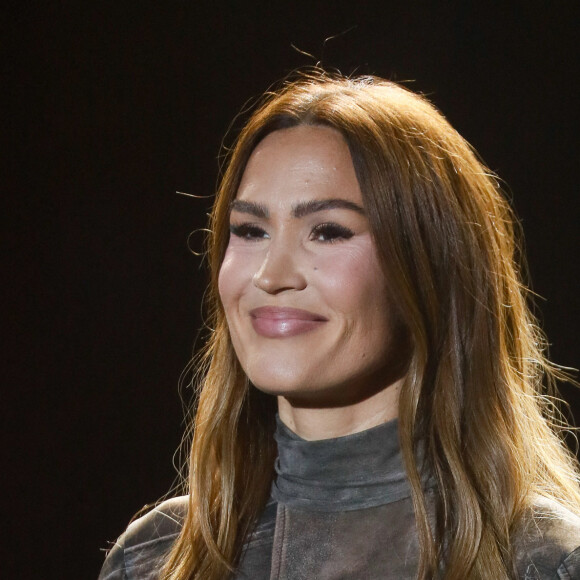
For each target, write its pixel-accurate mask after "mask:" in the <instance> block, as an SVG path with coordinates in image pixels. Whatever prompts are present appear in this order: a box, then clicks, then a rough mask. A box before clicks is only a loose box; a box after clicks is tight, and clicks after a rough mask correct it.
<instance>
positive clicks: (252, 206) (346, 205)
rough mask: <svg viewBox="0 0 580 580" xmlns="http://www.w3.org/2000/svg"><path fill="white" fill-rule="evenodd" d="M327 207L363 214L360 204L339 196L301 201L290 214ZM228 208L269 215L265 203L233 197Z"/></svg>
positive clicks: (305, 214) (295, 215)
mask: <svg viewBox="0 0 580 580" xmlns="http://www.w3.org/2000/svg"><path fill="white" fill-rule="evenodd" d="M329 209H348V210H351V211H355V212H357V213H360V214H362V215H365V211H364V209H363V208H362V207H361V206H360V205H358V204H356V203H354V202H352V201H349V200H347V199H340V198H335V199H320V200H316V199H314V200H309V201H302V202H300V203H297V204H296V205H295V206H293V207H292V215H293V217H295V218H302V217H304V216H307V215H310V214H312V213H316V212H318V211H325V210H329ZM230 210H231V211H237V212H240V213H247V214H249V215H252V216H254V217H257V218H264V219H268V218H269V217H270V212H269V211H268V208H267V207H266V206H265V205H263V204H261V203H255V202H253V201H242V200H240V199H234V200H233V201H232V203H231V205H230Z"/></svg>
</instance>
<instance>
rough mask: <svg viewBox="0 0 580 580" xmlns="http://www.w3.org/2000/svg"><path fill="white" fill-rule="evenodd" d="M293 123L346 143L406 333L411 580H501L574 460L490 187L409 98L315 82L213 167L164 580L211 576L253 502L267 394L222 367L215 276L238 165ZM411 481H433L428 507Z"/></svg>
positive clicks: (233, 557)
mask: <svg viewBox="0 0 580 580" xmlns="http://www.w3.org/2000/svg"><path fill="white" fill-rule="evenodd" d="M298 125H324V126H328V127H332V128H334V129H336V130H337V131H339V132H340V134H341V135H342V136H343V138H344V139H345V141H346V143H347V144H348V147H349V150H350V154H351V157H352V162H353V165H354V168H355V172H356V175H357V178H358V181H359V184H360V188H361V192H362V195H363V202H364V207H365V211H366V214H367V216H368V219H369V223H370V227H371V231H372V234H373V237H374V242H375V244H376V247H377V251H378V255H379V257H380V260H381V263H382V267H383V269H384V272H385V275H386V278H387V280H388V285H389V293H390V298H391V300H392V305H393V308H394V309H395V310H396V312H397V314H398V316H399V317H400V319H401V320H402V321H403V324H404V325H405V327H406V330H407V334H408V337H409V341H410V345H411V347H410V355H409V361H408V373H407V378H406V380H405V383H404V385H403V387H402V390H401V394H400V403H399V437H400V443H401V448H402V452H403V457H404V460H405V465H406V468H407V472H408V477H409V480H410V483H411V488H412V497H413V504H414V508H415V514H416V520H417V530H418V535H419V541H420V547H421V557H420V562H419V569H418V571H417V574H418V578H419V579H421V580H423V579H427V578H442V579H444V580H452V579H453V580H465V579H466V578H474V579H481V580H484V579H486V580H488V579H489V578H494V579H504V578H506V579H507V578H512V577H514V575H515V571H514V562H513V554H512V551H511V538H512V536H513V533H514V531H515V529H516V528H517V525H518V521H519V519H520V517H521V515H522V514H523V512H524V510H525V509H528V508H529V507H530V504H531V502H532V501H533V498H534V496H535V495H538V494H539V495H543V496H547V497H551V498H555V499H557V500H558V501H559V502H560V503H562V504H564V505H565V506H567V507H568V508H570V509H571V510H572V511H574V512H576V513H579V512H580V497H579V494H578V487H577V481H578V478H577V471H576V467H575V462H574V459H573V457H572V455H571V454H570V453H569V452H568V451H567V450H566V448H565V446H564V445H563V443H562V440H561V437H560V434H559V433H558V431H557V425H558V415H557V411H556V409H555V407H554V406H553V403H552V399H551V398H550V397H549V396H548V395H549V394H550V392H551V389H552V387H553V383H554V381H555V380H556V379H558V378H564V377H563V376H562V375H561V374H560V373H559V371H558V370H557V369H556V368H555V367H554V366H553V365H551V364H550V363H549V362H548V360H547V359H546V358H545V353H544V347H545V341H544V337H543V335H542V333H541V331H540V330H539V329H538V327H537V325H536V322H535V320H534V318H533V316H532V315H531V313H530V309H529V304H528V301H527V300H528V299H527V290H526V287H525V286H524V285H523V283H522V274H521V272H520V269H519V266H518V261H519V259H520V258H519V255H518V252H519V250H518V244H517V237H518V236H516V235H514V227H515V224H516V221H515V220H514V217H513V215H512V212H511V210H510V207H509V205H508V203H507V202H506V200H505V198H504V196H503V195H502V192H501V190H500V187H499V182H498V180H497V179H496V177H495V176H494V175H493V174H491V172H490V171H489V170H488V169H487V168H486V167H485V166H484V164H483V163H482V162H481V161H480V160H479V159H478V157H477V155H476V154H475V152H474V151H473V149H472V148H471V147H470V145H469V144H468V143H467V142H466V141H465V140H464V139H463V138H462V137H461V136H460V135H459V134H458V133H457V131H455V129H453V128H452V127H451V125H450V124H449V123H448V122H447V121H446V120H445V118H444V117H443V116H442V115H441V113H440V112H438V111H437V110H436V108H435V107H434V106H433V105H432V104H431V103H429V102H428V101H427V100H426V99H425V98H423V97H422V96H419V95H417V94H415V93H413V92H411V91H409V90H407V89H405V88H403V87H401V86H399V85H397V84H395V83H392V82H389V81H386V80H382V79H379V78H375V77H359V78H353V79H348V78H343V77H339V76H331V75H328V74H326V73H322V72H315V73H311V74H306V75H303V76H301V77H300V78H298V80H295V81H292V82H290V81H288V82H286V83H284V84H283V85H282V86H281V88H279V89H278V90H274V91H272V92H269V93H267V94H266V95H265V96H264V98H263V100H262V102H261V104H260V105H259V106H258V107H257V108H256V110H255V112H254V113H253V114H252V115H251V116H250V118H249V120H248V121H247V123H246V124H245V126H244V128H243V129H242V131H241V132H240V134H239V136H238V139H237V141H236V143H235V145H234V147H233V148H232V150H231V151H230V152H229V154H228V157H227V160H226V168H225V171H224V174H223V176H222V179H221V184H220V186H219V189H218V192H217V196H216V200H215V204H214V208H213V211H212V214H211V222H210V235H209V247H208V256H209V264H210V270H211V282H210V288H209V294H208V300H209V313H208V316H209V326H210V328H211V335H210V339H209V341H208V344H207V347H206V349H205V351H204V354H203V357H202V358H201V363H200V371H199V372H200V374H199V376H200V380H199V397H198V401H197V406H196V409H197V410H196V413H195V418H194V421H193V424H192V426H191V428H192V434H193V443H192V448H191V455H190V462H189V480H188V482H187V483H186V486H185V487H186V491H187V492H188V493H189V511H188V515H187V518H186V521H185V525H184V527H183V529H182V532H181V535H180V536H179V538H178V540H177V541H176V543H175V545H174V546H173V548H172V551H171V553H170V555H169V558H168V561H167V564H166V567H165V572H166V577H167V578H171V579H173V580H177V579H182V580H184V579H196V580H197V579H198V580H201V579H203V580H217V579H222V578H225V577H227V576H228V575H229V574H230V573H231V571H232V570H233V569H234V568H235V565H236V561H237V559H238V558H239V556H240V553H241V549H242V546H243V542H244V539H245V538H246V536H247V534H248V533H249V531H250V530H251V528H252V526H253V524H254V523H255V521H256V518H257V517H258V516H259V514H260V512H261V510H262V508H263V507H264V505H265V503H266V501H267V499H268V497H269V492H270V486H271V482H272V479H273V477H274V459H275V457H276V449H275V444H274V440H273V431H274V414H275V408H276V407H275V399H274V398H273V397H271V396H269V395H265V394H263V393H261V392H259V391H258V390H257V389H255V388H254V387H252V386H251V385H250V384H249V381H248V379H247V377H246V376H245V374H244V372H243V370H242V368H241V367H240V364H239V362H238V361H237V358H236V355H235V352H234V350H233V347H232V343H231V340H230V336H229V332H228V328H227V324H226V320H225V315H224V311H223V307H222V305H221V303H220V299H219V294H218V285H217V280H218V273H219V269H220V266H221V263H222V260H223V257H224V254H225V250H226V247H227V244H228V239H229V212H230V204H231V202H232V200H233V199H234V198H235V197H236V193H237V190H238V187H239V184H240V181H241V177H242V174H243V172H244V169H245V167H246V164H247V162H248V159H249V157H250V155H251V154H252V152H253V150H254V148H255V147H256V145H257V144H258V143H259V142H260V141H261V140H262V139H263V138H264V137H265V136H266V135H268V134H269V133H271V132H273V131H278V130H284V129H285V128H289V127H295V126H298ZM419 447H420V448H421V449H422V453H421V454H420V455H421V456H423V457H424V461H423V463H422V464H421V465H417V464H416V461H415V457H417V456H418V453H417V451H418V448H419ZM421 471H427V472H428V473H430V474H431V476H432V477H434V478H435V479H436V481H437V486H436V493H435V500H434V505H432V506H428V505H427V503H426V501H425V497H424V494H423V491H422V489H421V479H420V472H421Z"/></svg>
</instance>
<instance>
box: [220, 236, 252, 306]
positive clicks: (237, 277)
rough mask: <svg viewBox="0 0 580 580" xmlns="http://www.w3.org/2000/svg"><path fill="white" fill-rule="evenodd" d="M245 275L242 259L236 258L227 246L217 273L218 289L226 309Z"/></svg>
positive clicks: (236, 293)
mask: <svg viewBox="0 0 580 580" xmlns="http://www.w3.org/2000/svg"><path fill="white" fill-rule="evenodd" d="M246 276H247V274H246V273H245V272H244V268H243V261H241V260H239V259H237V258H236V256H235V252H234V251H232V250H231V249H230V248H228V249H227V250H226V254H225V256H224V261H223V262H222V265H221V268H220V272H219V275H218V291H219V294H220V298H221V301H222V303H223V305H224V307H225V308H226V309H227V307H228V305H229V304H230V303H231V301H232V300H233V299H234V298H235V296H237V295H238V294H239V293H240V290H241V287H242V286H243V284H244V281H243V280H244V277H246Z"/></svg>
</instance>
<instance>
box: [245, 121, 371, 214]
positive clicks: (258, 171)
mask: <svg viewBox="0 0 580 580" xmlns="http://www.w3.org/2000/svg"><path fill="white" fill-rule="evenodd" d="M337 196H339V197H341V198H344V199H348V200H350V201H353V202H358V203H362V194H361V191H360V187H359V184H358V180H357V178H356V174H355V171H354V167H353V164H352V159H351V156H350V151H349V148H348V145H347V143H346V141H345V140H344V138H343V137H342V135H341V134H340V133H339V132H338V131H337V130H335V129H332V128H330V127H324V126H309V125H301V126H298V127H292V128H289V129H281V130H278V131H274V132H273V133H270V134H269V135H267V136H266V137H265V138H264V139H263V140H262V141H261V142H260V143H259V144H258V145H257V147H256V148H255V150H254V151H253V153H252V155H251V156H250V159H249V161H248V164H247V166H246V169H245V171H244V173H243V176H242V180H241V182H240V186H239V188H238V191H237V195H236V199H239V200H247V201H260V202H262V203H270V204H272V203H274V204H276V203H278V204H286V203H295V202H297V201H306V200H309V199H326V198H331V197H333V198H334V197H337Z"/></svg>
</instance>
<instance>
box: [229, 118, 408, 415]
mask: <svg viewBox="0 0 580 580" xmlns="http://www.w3.org/2000/svg"><path fill="white" fill-rule="evenodd" d="M230 229H231V235H230V240H229V245H228V247H227V251H226V254H225V258H224V261H223V264H222V267H221V270H220V274H219V292H220V296H221V300H222V303H223V306H224V309H225V314H226V318H227V322H228V326H229V330H230V333H231V338H232V341H233V345H234V348H235V351H236V353H237V356H238V358H239V360H240V363H241V365H242V367H243V369H244V371H245V372H246V374H247V375H248V377H249V379H250V381H251V382H252V383H253V384H254V385H255V386H256V387H258V388H259V389H261V390H263V391H265V392H268V393H271V394H275V395H281V396H284V397H287V398H288V399H289V400H291V399H295V400H297V401H304V402H308V403H309V404H312V405H317V404H321V405H334V404H338V405H341V404H342V405H344V404H349V402H354V401H357V400H359V399H364V398H366V397H368V396H369V395H371V394H373V393H375V392H378V391H380V390H382V389H384V388H385V387H387V386H388V385H389V384H390V383H391V382H393V380H394V379H395V378H399V376H397V377H393V376H392V372H391V369H392V368H393V367H394V366H396V367H397V368H400V365H397V364H394V363H393V352H394V351H393V339H394V337H393V332H392V329H393V324H392V320H391V315H390V313H391V311H392V308H390V305H389V299H388V294H387V290H386V283H385V276H384V274H383V271H382V269H381V266H380V264H379V260H378V257H377V252H376V248H375V245H374V242H373V239H372V236H371V232H370V229H369V223H368V220H367V217H366V214H365V208H364V205H363V199H362V195H361V191H360V188H359V184H358V181H357V179H356V175H355V172H354V168H353V165H352V160H351V157H350V152H349V149H348V146H347V144H346V142H345V141H344V139H343V138H342V136H341V135H340V133H338V132H337V131H335V130H334V129H331V128H328V127H320V126H299V127H294V128H291V129H283V130H279V131H275V132H274V133H271V134H270V135H268V136H267V137H266V138H265V139H264V140H262V141H261V142H260V143H259V145H258V146H257V147H256V149H255V151H254V152H253V154H252V156H251V157H250V160H249V162H248V165H247V167H246V170H245V172H244V174H243V178H242V181H241V183H240V187H239V190H238V192H237V196H236V199H235V201H234V202H233V204H232V208H231V218H230Z"/></svg>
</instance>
